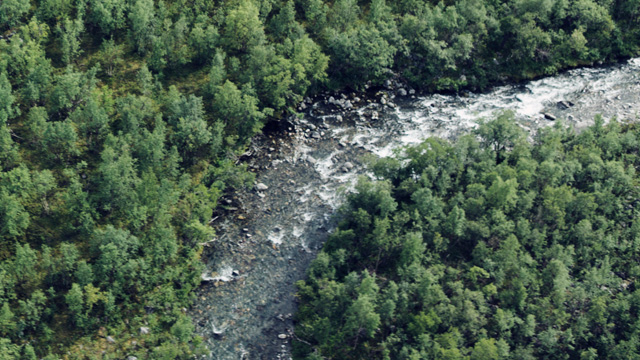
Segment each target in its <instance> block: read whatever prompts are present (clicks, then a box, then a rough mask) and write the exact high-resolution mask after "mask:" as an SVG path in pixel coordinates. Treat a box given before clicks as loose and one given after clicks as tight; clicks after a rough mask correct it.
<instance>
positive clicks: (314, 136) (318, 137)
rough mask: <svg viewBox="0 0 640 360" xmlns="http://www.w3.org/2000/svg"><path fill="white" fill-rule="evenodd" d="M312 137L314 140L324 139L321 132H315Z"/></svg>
mask: <svg viewBox="0 0 640 360" xmlns="http://www.w3.org/2000/svg"><path fill="white" fill-rule="evenodd" d="M311 137H312V138H314V139H320V138H322V135H320V133H319V132H317V131H314V132H312V133H311Z"/></svg>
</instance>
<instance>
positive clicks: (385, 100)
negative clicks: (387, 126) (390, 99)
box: [380, 97, 387, 105]
mask: <svg viewBox="0 0 640 360" xmlns="http://www.w3.org/2000/svg"><path fill="white" fill-rule="evenodd" d="M380 104H382V105H387V98H385V97H382V98H380Z"/></svg>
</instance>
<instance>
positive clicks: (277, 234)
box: [267, 231, 284, 245]
mask: <svg viewBox="0 0 640 360" xmlns="http://www.w3.org/2000/svg"><path fill="white" fill-rule="evenodd" d="M267 239H268V240H269V241H271V242H272V243H274V244H276V245H280V244H282V241H283V240H284V231H272V232H270V233H269V235H268V236H267Z"/></svg>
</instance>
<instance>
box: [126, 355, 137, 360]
mask: <svg viewBox="0 0 640 360" xmlns="http://www.w3.org/2000/svg"><path fill="white" fill-rule="evenodd" d="M127 360H138V358H137V357H135V356H128V357H127Z"/></svg>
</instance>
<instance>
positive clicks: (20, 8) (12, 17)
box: [0, 0, 31, 28]
mask: <svg viewBox="0 0 640 360" xmlns="http://www.w3.org/2000/svg"><path fill="white" fill-rule="evenodd" d="M30 7H31V3H30V1H29V0H7V1H3V2H2V4H0V28H6V27H9V28H10V27H13V26H15V25H17V24H18V23H19V22H20V20H21V19H22V17H23V16H24V14H25V13H27V12H28V11H29V8H30Z"/></svg>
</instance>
